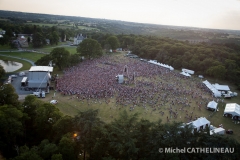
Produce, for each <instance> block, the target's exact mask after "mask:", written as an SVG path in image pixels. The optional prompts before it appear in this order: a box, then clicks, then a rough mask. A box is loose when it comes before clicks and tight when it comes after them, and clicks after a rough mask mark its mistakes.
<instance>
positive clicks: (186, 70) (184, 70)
mask: <svg viewBox="0 0 240 160" xmlns="http://www.w3.org/2000/svg"><path fill="white" fill-rule="evenodd" d="M182 71H183V72H185V73H189V74H194V71H193V70H189V69H185V68H183V69H182Z"/></svg>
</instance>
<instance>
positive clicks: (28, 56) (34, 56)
mask: <svg viewBox="0 0 240 160" xmlns="http://www.w3.org/2000/svg"><path fill="white" fill-rule="evenodd" d="M1 54H3V55H10V56H15V57H19V58H26V59H29V60H31V61H33V62H36V61H37V60H38V59H40V58H41V57H43V56H44V54H41V53H34V52H14V51H13V52H0V55H1Z"/></svg>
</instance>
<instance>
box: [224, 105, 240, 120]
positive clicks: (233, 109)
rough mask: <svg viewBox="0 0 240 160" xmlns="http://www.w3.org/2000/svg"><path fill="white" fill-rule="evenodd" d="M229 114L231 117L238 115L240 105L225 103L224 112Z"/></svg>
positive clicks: (239, 114) (239, 113)
mask: <svg viewBox="0 0 240 160" xmlns="http://www.w3.org/2000/svg"><path fill="white" fill-rule="evenodd" d="M226 113H227V114H231V115H232V117H234V116H240V105H238V104H237V103H227V104H226V107H225V110H224V114H226Z"/></svg>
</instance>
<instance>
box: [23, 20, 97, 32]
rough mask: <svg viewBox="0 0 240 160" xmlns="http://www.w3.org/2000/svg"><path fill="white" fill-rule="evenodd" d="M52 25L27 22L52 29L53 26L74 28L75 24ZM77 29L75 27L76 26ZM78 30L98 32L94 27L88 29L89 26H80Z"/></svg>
mask: <svg viewBox="0 0 240 160" xmlns="http://www.w3.org/2000/svg"><path fill="white" fill-rule="evenodd" d="M59 22H60V23H61V22H62V20H59ZM60 23H59V24H51V23H32V22H27V23H26V24H31V25H36V26H41V27H42V26H47V27H52V26H57V27H59V28H64V29H66V28H72V27H73V24H60ZM74 27H75V26H74ZM78 29H84V30H98V29H96V28H92V27H87V26H78Z"/></svg>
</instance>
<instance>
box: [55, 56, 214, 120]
mask: <svg viewBox="0 0 240 160" xmlns="http://www.w3.org/2000/svg"><path fill="white" fill-rule="evenodd" d="M117 75H124V83H123V84H120V83H118V80H117V79H116V76H117ZM56 88H57V90H58V91H59V92H61V94H63V95H74V96H75V97H76V98H77V99H78V100H79V101H83V100H87V101H90V100H93V101H95V102H97V103H103V102H104V101H105V103H109V102H110V99H111V98H115V102H116V104H115V106H116V107H119V109H120V108H123V107H129V109H130V110H134V109H135V107H144V108H145V109H146V110H149V111H151V112H155V111H158V112H159V113H160V114H161V115H164V114H165V113H164V111H165V110H162V108H163V107H166V106H167V110H168V111H169V113H168V115H169V116H171V117H175V118H177V116H178V113H179V112H185V118H186V119H187V120H188V121H190V120H194V119H197V116H196V115H194V113H193V112H189V111H188V110H189V107H193V106H194V107H193V108H192V110H195V109H196V110H197V109H198V110H201V109H202V108H204V107H205V106H206V104H207V103H208V102H209V101H211V100H213V99H214V97H212V96H211V94H209V93H207V92H206V88H205V87H204V86H202V83H201V81H200V80H199V79H196V78H189V77H184V76H183V75H181V74H179V73H177V72H175V71H170V70H169V69H167V68H164V67H161V66H157V65H154V64H150V63H147V62H143V61H140V60H138V59H130V58H125V57H121V58H119V59H116V58H115V57H114V56H103V57H101V58H99V59H93V60H85V61H83V62H82V63H80V64H79V65H77V66H74V67H71V68H68V69H67V70H65V71H64V75H63V76H62V77H59V78H58V79H57V81H56ZM193 102H195V103H196V104H194V105H193V104H192V103H193ZM165 112H166V111H165ZM167 119H168V120H169V118H168V117H167Z"/></svg>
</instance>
